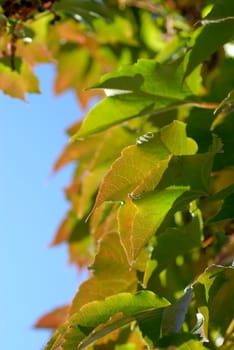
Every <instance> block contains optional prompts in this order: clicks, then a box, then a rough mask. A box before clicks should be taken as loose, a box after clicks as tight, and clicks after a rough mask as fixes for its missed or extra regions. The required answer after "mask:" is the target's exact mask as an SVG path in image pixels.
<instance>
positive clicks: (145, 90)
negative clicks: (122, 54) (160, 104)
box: [92, 59, 192, 100]
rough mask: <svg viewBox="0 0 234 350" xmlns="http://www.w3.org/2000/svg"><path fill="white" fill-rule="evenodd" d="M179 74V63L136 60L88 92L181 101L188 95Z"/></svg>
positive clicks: (188, 89)
mask: <svg viewBox="0 0 234 350" xmlns="http://www.w3.org/2000/svg"><path fill="white" fill-rule="evenodd" d="M183 73H184V66H183V61H181V60H177V61H174V62H172V63H164V64H160V63H158V62H156V61H155V60H148V59H140V60H138V62H137V63H135V64H133V65H130V66H123V67H121V68H120V69H119V70H118V71H116V72H111V73H109V74H106V75H105V76H103V77H102V78H101V79H100V83H98V84H95V85H94V86H92V88H101V89H110V90H118V91H119V93H121V91H123V93H125V92H131V93H135V94H137V95H139V96H141V95H143V96H145V97H147V96H148V97H153V96H155V97H159V98H160V97H164V98H168V99H172V100H182V99H184V98H185V96H189V95H191V94H192V91H191V89H190V88H189V87H188V86H187V84H186V82H185V83H184V84H183ZM168 81H170V84H168Z"/></svg>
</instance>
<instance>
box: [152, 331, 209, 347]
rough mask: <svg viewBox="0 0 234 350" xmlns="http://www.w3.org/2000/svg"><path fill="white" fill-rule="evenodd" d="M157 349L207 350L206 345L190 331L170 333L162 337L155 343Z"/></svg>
mask: <svg viewBox="0 0 234 350" xmlns="http://www.w3.org/2000/svg"><path fill="white" fill-rule="evenodd" d="M157 349H158V350H164V349H165V350H169V349H173V350H174V349H175V350H207V347H205V346H204V345H202V343H201V342H200V341H199V340H197V339H196V336H194V335H192V334H190V333H180V334H172V335H168V336H165V337H163V338H162V339H160V340H159V342H158V343H157Z"/></svg>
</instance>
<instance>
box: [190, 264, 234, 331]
mask: <svg viewBox="0 0 234 350" xmlns="http://www.w3.org/2000/svg"><path fill="white" fill-rule="evenodd" d="M193 287H194V292H195V298H196V303H197V306H198V309H199V312H200V313H202V315H203V316H204V328H203V329H204V335H205V337H206V338H209V337H208V328H213V329H216V330H219V332H221V335H222V336H224V333H225V331H226V329H227V327H228V325H229V324H230V323H231V321H232V319H233V315H234V304H233V290H234V268H233V267H224V266H219V265H211V266H210V267H209V268H207V269H206V270H205V272H204V273H203V274H201V275H200V276H199V277H198V279H197V281H196V282H195V283H194V285H193Z"/></svg>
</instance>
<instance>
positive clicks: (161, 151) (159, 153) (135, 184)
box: [95, 121, 197, 207]
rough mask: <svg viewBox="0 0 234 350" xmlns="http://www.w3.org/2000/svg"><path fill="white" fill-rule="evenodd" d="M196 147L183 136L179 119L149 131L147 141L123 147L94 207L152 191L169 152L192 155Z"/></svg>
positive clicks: (165, 163) (182, 127)
mask: <svg viewBox="0 0 234 350" xmlns="http://www.w3.org/2000/svg"><path fill="white" fill-rule="evenodd" d="M143 138H144V137H143ZM178 140H179V142H178ZM196 150H197V146H196V143H195V142H194V141H193V140H192V139H190V138H187V137H186V133H185V124H184V123H182V122H179V121H174V122H173V123H171V124H170V125H168V126H165V127H164V128H162V129H161V131H160V132H159V133H157V134H152V137H151V138H150V139H149V140H147V142H144V143H143V144H138V145H136V146H130V147H127V148H125V149H124V150H123V152H122V155H121V157H120V158H118V159H117V160H116V161H115V162H114V163H113V164H112V167H111V169H110V170H109V171H108V173H107V174H106V176H105V177H104V179H103V182H102V184H101V186H100V189H99V193H98V196H97V199H96V203H95V207H98V206H99V205H101V204H102V203H103V202H104V201H119V202H121V201H124V200H125V199H126V197H128V196H129V195H130V197H132V198H133V199H134V198H135V197H138V196H139V195H140V196H141V194H144V193H145V192H149V191H153V190H154V189H155V188H156V186H157V184H158V183H159V182H160V180H161V178H162V176H163V174H164V172H165V171H166V169H167V166H168V164H169V161H170V159H171V158H172V155H181V154H194V153H195V152H196ZM182 186H183V184H182Z"/></svg>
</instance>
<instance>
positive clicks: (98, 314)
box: [45, 291, 169, 350]
mask: <svg viewBox="0 0 234 350" xmlns="http://www.w3.org/2000/svg"><path fill="white" fill-rule="evenodd" d="M168 305H169V302H168V301H167V300H166V299H164V298H160V297H158V296H157V295H156V294H154V293H152V292H150V291H141V292H138V293H136V294H135V295H132V294H130V293H120V294H117V295H113V296H111V297H108V298H106V299H105V300H103V301H94V302H92V303H89V304H86V305H84V306H83V307H82V308H81V309H80V311H79V312H77V313H75V314H74V315H72V317H71V318H70V319H69V320H68V321H67V322H66V323H65V324H64V325H63V326H62V327H61V328H59V329H58V330H57V331H56V332H55V334H54V335H53V337H52V338H51V340H50V341H49V343H48V344H47V346H46V348H45V350H56V349H62V350H70V349H73V348H74V349H75V348H76V349H83V348H85V347H86V346H88V345H89V344H91V343H93V342H94V341H95V340H97V339H100V338H101V337H103V336H104V335H106V334H108V333H110V332H112V331H113V330H115V329H117V328H119V327H121V326H123V325H125V324H127V323H129V322H131V321H133V320H141V319H147V318H148V317H150V316H152V314H155V313H157V312H158V310H159V309H161V308H164V307H166V306H168Z"/></svg>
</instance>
